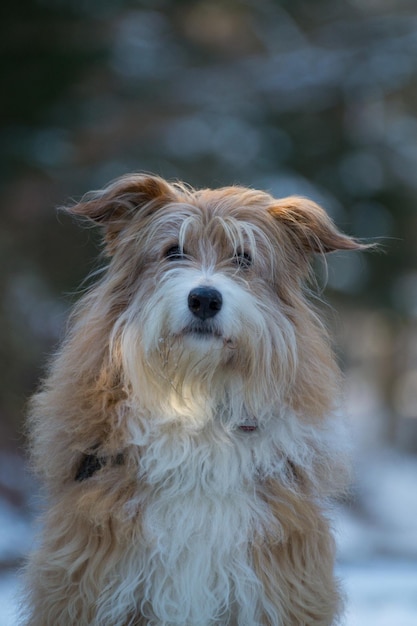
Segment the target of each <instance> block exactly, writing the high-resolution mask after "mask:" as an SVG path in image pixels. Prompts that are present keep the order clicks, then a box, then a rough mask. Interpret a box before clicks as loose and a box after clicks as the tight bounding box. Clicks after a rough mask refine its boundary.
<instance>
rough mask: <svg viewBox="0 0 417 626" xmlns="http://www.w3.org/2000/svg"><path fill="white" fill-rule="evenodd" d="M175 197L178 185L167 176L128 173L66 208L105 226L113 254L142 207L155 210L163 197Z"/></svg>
mask: <svg viewBox="0 0 417 626" xmlns="http://www.w3.org/2000/svg"><path fill="white" fill-rule="evenodd" d="M174 197H175V191H174V188H173V187H172V186H171V185H170V184H169V183H167V182H166V181H165V180H164V179H163V178H160V177H158V176H151V175H146V174H128V175H126V176H122V177H121V178H118V179H117V180H116V181H114V182H113V183H111V184H110V185H108V186H107V187H105V188H104V189H102V190H99V191H91V192H89V193H87V194H86V195H85V196H84V197H83V198H82V199H81V201H80V202H78V203H77V204H75V205H73V206H69V207H64V210H65V211H66V212H68V213H70V214H71V215H76V216H80V217H84V218H87V219H88V220H90V221H91V222H94V223H95V224H99V225H100V226H102V228H103V230H104V237H105V241H106V244H107V251H108V252H109V253H110V254H112V253H113V252H114V247H115V245H114V244H115V240H116V238H117V236H118V234H119V233H120V231H121V230H123V228H124V227H125V226H126V225H127V224H128V222H129V221H130V220H131V219H132V218H133V216H134V215H136V214H137V213H138V211H140V210H146V208H148V211H149V212H152V211H153V210H154V209H155V208H156V206H159V205H160V204H161V203H162V201H163V202H166V201H171V200H173V199H174Z"/></svg>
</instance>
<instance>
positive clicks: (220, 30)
mask: <svg viewBox="0 0 417 626" xmlns="http://www.w3.org/2000/svg"><path fill="white" fill-rule="evenodd" d="M0 15H1V20H0V31H1V37H0V41H1V44H0V45H1V50H2V53H1V57H0V63H1V70H2V73H1V75H2V89H1V92H2V94H1V97H0V112H1V115H0V124H1V127H0V163H1V166H0V196H1V204H0V207H1V216H2V217H1V226H0V263H1V271H0V293H1V304H0V355H1V359H0V385H1V394H0V395H1V397H0V452H1V455H0V495H2V496H3V498H6V499H7V500H8V501H9V503H11V506H14V507H17V506H20V505H22V504H24V503H25V502H26V499H25V493H23V492H24V489H23V487H22V485H27V484H28V483H27V479H25V477H24V476H23V474H22V473H21V469H20V468H21V463H20V461H18V460H16V459H19V455H20V454H21V453H22V449H23V447H24V443H25V442H24V436H23V434H22V433H23V430H22V428H23V427H22V424H23V417H24V407H25V402H26V400H27V398H28V396H29V395H30V394H31V393H32V392H33V390H34V389H35V387H36V383H37V380H38V379H39V376H40V375H41V372H42V368H43V366H44V364H45V361H46V358H47V355H48V354H50V353H51V351H52V350H53V349H54V346H56V343H57V341H58V340H59V338H60V337H61V336H62V332H63V328H64V324H65V318H66V315H67V313H68V310H69V307H70V306H71V304H72V303H73V302H74V300H75V299H76V297H77V296H76V291H77V288H78V286H79V285H80V283H81V281H82V279H83V277H84V276H85V275H86V274H87V273H88V271H89V270H91V269H92V268H93V267H94V264H95V257H96V255H97V237H96V235H95V234H94V233H93V232H92V231H91V230H83V229H80V228H79V227H77V226H76V225H75V224H74V223H73V222H72V221H71V220H69V219H68V218H66V217H64V216H62V215H59V216H58V214H57V212H56V210H55V209H56V207H57V206H58V205H60V204H63V203H65V202H67V201H68V200H69V199H73V198H79V197H80V196H81V195H82V194H83V193H84V192H86V191H88V190H90V189H95V188H100V187H101V186H103V185H104V184H106V183H107V182H108V181H110V180H111V179H113V178H115V177H117V176H119V175H121V174H123V173H126V172H131V171H139V170H146V171H150V172H154V173H158V174H160V175H162V176H164V177H168V178H174V179H177V178H178V179H182V180H185V181H187V182H189V183H191V184H192V185H195V186H219V185H224V184H231V183H240V184H243V185H249V186H253V187H258V188H263V189H266V190H269V191H271V192H272V193H273V194H275V195H277V196H284V195H288V194H293V193H297V194H303V195H307V196H309V197H311V198H313V199H314V200H316V201H317V202H319V203H321V204H322V205H323V206H324V207H325V208H326V210H327V211H328V212H329V213H330V214H331V215H332V217H333V218H334V220H335V221H336V223H337V224H338V225H339V227H340V228H342V229H343V230H345V231H346V232H348V233H349V234H352V235H354V236H356V237H361V238H365V239H366V240H372V241H377V242H379V243H380V245H381V248H380V250H379V252H372V253H355V254H352V253H349V255H345V254H337V255H335V256H333V257H331V259H330V262H329V277H328V283H327V288H326V298H327V299H329V300H330V302H331V305H332V307H334V309H335V310H336V311H337V314H335V315H334V314H333V313H332V310H331V309H329V310H328V311H327V312H328V313H330V315H329V316H330V318H331V320H332V324H333V325H334V332H335V336H336V349H337V351H338V354H339V356H340V360H341V363H342V366H343V369H344V372H345V377H346V406H347V410H348V412H349V415H350V418H351V422H352V425H353V432H354V439H355V446H356V448H357V458H358V464H359V467H360V464H361V463H365V462H366V459H367V458H369V456H370V455H371V454H373V453H375V455H378V454H380V452H381V451H386V450H389V451H390V454H391V453H393V454H394V455H395V459H396V460H399V459H404V458H406V459H407V461H409V460H410V459H412V458H413V455H415V453H417V4H416V2H415V1H414V0H314V1H313V0H211V1H209V0H197V1H189V0H148V1H141V0H136V1H135V0H130V1H129V0H19V1H18V2H16V1H13V2H12V1H11V0H2V3H1V8H0ZM397 467H398V465H397ZM413 467H415V466H413ZM368 476H369V474H368ZM414 486H415V483H414ZM393 491H395V487H394V489H393ZM409 497H410V494H408V495H407V496H406V499H407V498H409ZM358 506H359V505H358ZM366 506H367V499H366V498H363V503H362V507H363V508H365V509H366ZM414 541H415V546H414V549H415V554H417V538H415V539H414ZM406 548H407V549H408V551H410V544H409V543H408V544H407V546H406V547H405V548H404V550H406ZM381 549H382V548H381ZM385 549H386V547H385ZM408 553H409V552H408ZM6 561H7V559H6ZM398 623H399V622H398Z"/></svg>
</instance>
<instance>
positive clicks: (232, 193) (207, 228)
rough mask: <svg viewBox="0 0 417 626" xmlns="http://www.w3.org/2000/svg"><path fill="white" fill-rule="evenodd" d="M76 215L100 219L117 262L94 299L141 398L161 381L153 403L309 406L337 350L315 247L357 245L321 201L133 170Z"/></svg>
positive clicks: (253, 409) (257, 409)
mask: <svg viewBox="0 0 417 626" xmlns="http://www.w3.org/2000/svg"><path fill="white" fill-rule="evenodd" d="M71 211H72V212H73V213H75V214H78V215H83V216H86V217H88V218H90V219H91V220H93V221H95V222H97V223H99V224H101V225H102V226H103V227H104V230H105V238H106V242H107V252H108V254H109V256H110V263H109V267H108V270H107V274H106V276H105V278H104V280H102V281H101V283H100V284H99V285H98V286H97V287H96V288H95V291H94V293H95V294H96V306H97V308H99V307H101V308H102V311H103V312H105V313H103V315H104V316H105V317H107V321H108V324H109V325H110V328H111V330H110V345H111V352H112V357H111V358H112V361H113V363H114V364H116V363H117V362H119V365H118V367H119V368H120V369H121V370H122V372H123V374H122V376H123V377H124V383H125V384H126V385H128V386H129V388H130V389H132V390H133V393H134V394H136V396H137V397H142V399H143V398H145V397H146V387H148V386H152V385H155V384H157V385H158V391H159V393H158V394H155V393H154V390H153V391H152V393H150V394H149V397H152V398H153V401H154V399H155V397H159V398H160V400H159V401H160V402H161V403H163V402H164V400H166V401H167V402H168V398H169V403H170V405H171V408H172V407H173V406H174V405H175V406H177V407H178V410H179V411H183V410H184V406H185V405H187V404H188V405H190V404H192V405H193V410H195V405H196V402H197V400H196V398H197V397H199V398H203V402H204V404H205V413H207V403H208V402H209V404H210V403H211V405H212V407H213V410H217V411H218V410H219V409H218V407H219V406H222V405H225V404H227V405H228V407H229V413H230V406H231V405H236V406H235V412H236V414H239V416H240V417H239V419H240V420H241V419H242V418H241V415H242V411H243V412H246V413H247V414H249V415H254V414H256V415H257V419H259V418H260V417H261V414H262V412H266V413H268V412H270V411H271V407H272V406H274V405H276V404H277V402H278V403H281V404H287V405H288V404H291V405H292V406H293V408H296V409H297V403H298V404H300V405H301V406H300V408H302V404H303V402H302V400H301V399H300V398H301V397H302V396H303V394H307V395H308V394H310V396H311V394H312V393H313V392H312V389H314V388H316V389H315V391H314V394H315V395H316V396H318V395H320V394H321V395H323V391H320V390H321V388H322V385H320V384H317V382H316V379H318V378H319V376H320V377H322V376H326V368H327V369H329V368H330V367H331V366H330V362H331V358H330V357H329V356H328V349H327V346H326V342H325V341H324V340H323V337H322V332H321V330H320V328H319V327H318V324H317V321H316V317H315V315H314V314H313V313H312V311H311V309H310V307H309V305H308V304H307V303H306V301H305V298H304V296H303V289H302V286H303V280H304V279H305V278H306V277H307V276H308V273H309V270H310V261H311V258H312V255H313V253H327V252H331V251H333V250H337V249H355V248H359V247H360V245H359V244H357V243H356V242H354V241H353V240H352V239H350V238H349V237H346V236H344V235H342V234H341V233H339V232H338V231H337V230H336V228H335V227H334V225H333V224H332V222H331V221H330V219H329V218H328V217H327V215H326V214H325V213H324V211H323V210H322V209H320V207H318V206H317V205H315V204H314V203H312V202H310V201H308V200H306V199H303V198H297V197H291V198H286V199H283V200H275V199H274V198H272V197H271V196H270V195H268V194H266V193H263V192H259V191H254V190H249V189H245V188H240V187H228V188H223V189H219V190H201V191H194V190H192V189H189V188H187V187H185V186H183V185H179V184H173V185H172V184H169V183H167V182H166V181H164V180H162V179H160V178H157V177H152V176H144V175H132V176H127V177H124V178H122V179H120V180H118V181H116V183H114V184H113V185H111V186H109V187H108V188H107V189H105V190H104V191H102V192H98V193H96V194H93V195H92V196H90V197H89V198H88V197H87V198H85V199H84V201H82V202H81V203H80V204H78V205H76V206H75V207H72V209H71ZM97 314H98V311H97V312H96V317H97ZM313 355H314V358H313ZM318 369H321V370H322V371H320V372H319V371H318ZM323 369H324V370H325V371H323ZM309 370H311V371H309ZM300 385H301V386H303V389H300ZM295 387H298V388H299V389H298V392H297V397H298V400H297V401H295V400H294V388H295ZM309 404H310V406H313V405H314V399H312V398H311V397H310V399H309ZM313 412H314V409H313Z"/></svg>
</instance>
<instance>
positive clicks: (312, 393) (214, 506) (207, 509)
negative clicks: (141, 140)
mask: <svg viewBox="0 0 417 626" xmlns="http://www.w3.org/2000/svg"><path fill="white" fill-rule="evenodd" d="M67 210H68V211H69V212H70V213H72V214H74V215H77V216H82V217H84V218H88V220H90V221H92V222H94V223H97V224H99V225H100V226H101V227H102V229H103V234H104V236H105V242H106V253H107V256H108V265H107V267H106V269H105V270H104V271H103V273H102V275H101V277H100V278H99V280H98V282H97V283H96V284H95V285H94V286H93V287H92V288H91V289H90V290H89V291H88V293H86V294H85V295H84V296H83V297H82V298H81V301H80V303H79V304H78V306H77V307H76V309H75V311H74V313H73V315H72V318H71V320H70V327H69V331H68V334H67V337H66V339H65V341H64V343H63V345H62V347H61V349H60V350H59V352H58V353H57V355H56V356H55V358H54V359H53V362H52V365H51V367H50V371H49V375H48V377H47V378H46V380H45V381H44V383H43V386H42V389H41V390H40V392H39V393H38V394H37V395H36V396H35V397H34V399H33V401H32V405H31V415H30V427H31V437H32V453H33V460H34V464H35V467H36V469H37V471H38V472H39V474H40V476H41V479H42V481H43V484H44V485H45V491H46V500H47V510H46V514H45V517H44V520H43V526H42V528H43V530H42V533H41V537H40V539H39V546H38V548H37V550H36V551H35V553H34V554H33V555H32V557H31V558H30V560H29V563H28V566H27V578H28V583H27V586H28V600H27V607H28V608H27V611H26V618H25V623H26V624H29V625H30V626H87V625H94V626H144V625H152V626H174V625H181V626H212V625H220V626H225V625H228V626H258V625H259V626H260V625H264V626H265V625H270V626H303V625H304V626H313V625H321V626H325V625H329V624H332V623H334V622H335V620H337V616H338V614H339V611H340V593H339V589H338V584H337V582H336V581H335V578H334V574H333V565H334V544H333V539H332V536H331V533H330V531H329V523H328V521H327V519H326V516H325V515H324V514H323V511H322V505H323V502H324V501H325V499H326V498H327V497H328V496H329V495H330V494H333V493H334V492H335V491H337V490H338V488H340V487H341V485H342V484H343V482H344V479H345V476H346V471H345V469H346V459H345V456H344V454H343V453H342V451H341V445H340V444H341V443H342V444H343V441H342V442H341V441H340V440H341V439H343V437H341V436H340V432H339V434H337V432H336V434H334V433H335V425H336V423H337V418H336V417H335V392H336V390H337V384H338V370H337V367H336V365H335V362H334V358H333V356H332V352H331V349H330V347H329V341H328V338H327V335H326V332H325V329H324V328H323V325H322V324H321V322H320V321H319V319H318V317H317V315H316V313H315V311H314V310H313V308H312V306H311V304H309V302H308V300H307V298H306V293H305V292H306V290H305V287H304V285H305V283H306V281H307V279H308V277H309V274H310V273H311V261H312V258H313V256H314V253H318V254H320V255H322V254H324V253H328V252H332V251H334V250H354V249H359V248H361V247H362V246H361V244H359V243H357V242H356V241H354V240H352V239H351V238H349V237H347V236H345V235H343V234H341V233H340V232H338V230H337V229H336V228H335V226H334V224H333V223H332V222H331V220H330V219H329V217H328V216H327V215H326V213H325V212H324V211H323V210H322V209H321V208H320V207H319V206H317V205H316V204H315V203H313V202H311V201H309V200H307V199H304V198H300V197H289V198H284V199H281V200H276V199H274V198H273V197H271V196H270V195H268V194H266V193H263V192H260V191H254V190H252V189H246V188H242V187H227V188H223V189H217V190H210V189H203V190H199V191H195V190H193V189H191V188H189V187H187V186H185V185H183V184H178V183H174V184H170V183H168V182H166V181H165V180H163V179H161V178H158V177H156V176H149V175H142V174H134V175H129V176H125V177H122V178H120V179H119V180H117V181H116V182H114V183H113V184H111V185H109V186H108V187H107V188H106V189H104V190H102V191H100V192H94V193H92V194H90V195H87V196H86V197H84V198H83V200H82V201H81V202H80V203H79V204H76V205H75V206H73V207H70V208H69V209H67ZM336 431H337V429H336ZM342 447H343V446H342Z"/></svg>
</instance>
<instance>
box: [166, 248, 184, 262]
mask: <svg viewBox="0 0 417 626" xmlns="http://www.w3.org/2000/svg"><path fill="white" fill-rule="evenodd" d="M185 256H186V254H185V252H184V250H183V249H182V248H180V246H171V247H170V248H168V250H167V251H166V252H165V258H166V259H168V261H181V260H182V259H184V258H185Z"/></svg>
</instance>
